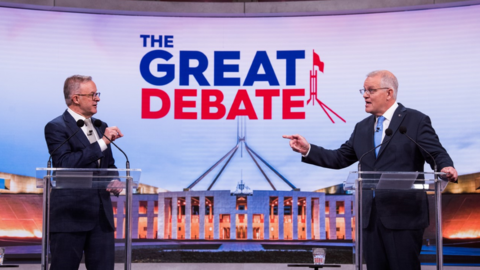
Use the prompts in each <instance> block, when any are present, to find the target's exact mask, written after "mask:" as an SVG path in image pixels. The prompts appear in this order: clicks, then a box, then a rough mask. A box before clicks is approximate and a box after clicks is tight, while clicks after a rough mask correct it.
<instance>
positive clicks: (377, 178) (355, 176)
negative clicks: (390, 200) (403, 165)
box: [343, 171, 448, 191]
mask: <svg viewBox="0 0 480 270" xmlns="http://www.w3.org/2000/svg"><path fill="white" fill-rule="evenodd" d="M444 176H445V173H434V172H379V171H360V172H358V171H353V172H350V173H349V174H348V178H347V180H346V181H345V182H344V183H343V185H344V189H345V190H355V185H356V183H357V182H361V183H362V188H363V189H378V190H380V189H383V190H421V191H434V190H435V182H436V181H441V182H442V190H443V189H444V188H445V187H446V186H447V184H448V182H447V181H446V180H443V179H442V178H444Z"/></svg>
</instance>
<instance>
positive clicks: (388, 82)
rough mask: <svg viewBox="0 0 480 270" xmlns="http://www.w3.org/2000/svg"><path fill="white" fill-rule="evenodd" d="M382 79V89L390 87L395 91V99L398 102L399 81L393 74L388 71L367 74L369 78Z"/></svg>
mask: <svg viewBox="0 0 480 270" xmlns="http://www.w3.org/2000/svg"><path fill="white" fill-rule="evenodd" d="M377 76H379V77H380V84H381V85H380V87H388V88H391V89H393V98H394V99H395V100H397V93H398V80H397V77H395V75H393V73H392V72H390V71H388V70H375V71H372V72H370V73H368V74H367V78H369V77H377Z"/></svg>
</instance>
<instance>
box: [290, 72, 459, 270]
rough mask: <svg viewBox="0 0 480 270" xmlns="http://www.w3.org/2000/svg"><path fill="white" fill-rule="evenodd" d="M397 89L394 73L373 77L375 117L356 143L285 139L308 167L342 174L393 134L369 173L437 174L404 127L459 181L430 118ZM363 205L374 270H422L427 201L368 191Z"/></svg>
mask: <svg viewBox="0 0 480 270" xmlns="http://www.w3.org/2000/svg"><path fill="white" fill-rule="evenodd" d="M397 89H398V81H397V78H396V77H395V76H394V75H393V74H392V73H391V72H389V71H386V70H379V71H373V72H371V73H369V74H368V75H367V79H366V80H365V83H364V88H363V89H361V90H360V92H361V94H363V98H364V99H365V111H366V112H367V113H370V114H372V115H371V116H369V117H367V118H365V119H364V120H362V121H360V122H359V123H357V124H356V126H355V129H354V131H353V133H352V135H351V137H350V139H349V140H348V141H346V142H345V143H344V144H342V146H340V148H339V149H336V150H328V149H324V148H323V147H319V146H316V145H314V144H309V143H308V142H307V140H306V139H305V138H304V137H302V136H300V135H288V136H287V135H285V136H284V138H287V139H290V146H291V147H292V149H293V150H294V151H296V152H299V153H301V154H302V161H303V162H306V163H309V164H314V165H317V166H321V167H325V168H332V169H341V168H345V167H348V166H350V165H351V164H353V163H355V162H357V161H358V160H359V158H360V157H361V156H362V155H363V154H365V153H367V152H368V151H369V150H371V149H372V148H374V147H375V146H377V145H379V144H380V143H381V142H382V140H383V138H384V137H385V130H386V129H387V128H389V129H391V130H392V131H393V133H392V135H391V138H390V139H389V140H388V141H387V140H386V141H385V144H383V145H382V146H380V148H379V149H378V148H377V149H378V150H377V151H371V152H370V153H368V154H366V156H365V157H364V158H363V159H362V161H361V162H362V164H361V165H362V170H363V171H418V172H423V169H424V164H425V161H427V162H428V163H429V164H430V165H431V166H432V168H433V160H431V158H430V157H429V155H428V154H427V153H425V152H424V151H423V150H421V149H420V148H419V147H418V146H417V145H416V144H415V143H413V142H412V141H410V140H409V139H408V138H407V136H405V135H403V134H400V132H399V128H400V127H401V126H403V127H406V130H407V134H408V135H409V136H410V137H412V138H413V139H414V140H415V141H417V142H418V144H420V145H421V146H422V147H423V148H425V150H426V151H428V152H429V153H430V154H432V156H433V157H434V158H435V161H436V163H437V165H438V168H441V171H442V172H444V173H446V177H447V178H448V180H449V181H452V182H453V181H456V180H457V177H458V175H457V171H456V170H455V168H454V167H453V161H452V160H451V158H450V156H449V155H448V153H447V152H446V151H445V149H444V148H443V147H442V145H441V143H440V141H439V139H438V136H437V135H436V133H435V130H434V129H433V127H432V125H431V122H430V118H429V117H428V116H426V115H424V114H422V113H421V112H419V111H416V110H412V109H409V108H405V107H404V106H403V105H402V104H400V103H397V101H396V99H397ZM382 132H383V134H382ZM376 133H377V134H376ZM363 205H364V207H363V221H364V222H363V224H362V228H363V235H364V238H363V239H364V241H363V242H364V250H365V257H366V261H367V267H368V269H369V270H388V269H390V270H397V269H398V270H400V269H401V270H404V269H418V270H420V260H419V255H420V251H421V246H422V238H423V232H424V230H425V228H426V227H427V226H428V222H429V219H428V201H427V195H426V194H425V193H424V192H410V191H404V192H388V191H379V190H377V191H376V192H375V193H373V192H372V191H365V192H364V199H363Z"/></svg>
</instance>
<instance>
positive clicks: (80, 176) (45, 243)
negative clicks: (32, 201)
mask: <svg viewBox="0 0 480 270" xmlns="http://www.w3.org/2000/svg"><path fill="white" fill-rule="evenodd" d="M140 173H141V170H140V169H70V168H37V174H36V175H37V188H43V229H42V268H41V269H42V270H48V264H49V259H48V254H49V250H50V248H49V246H50V243H49V240H50V235H49V231H50V192H51V190H52V189H106V188H108V187H109V185H110V184H111V182H112V181H114V180H117V181H120V182H121V185H120V186H115V188H121V189H126V209H125V216H126V221H125V270H130V269H131V264H132V229H131V222H132V213H131V210H132V197H133V191H132V190H133V188H135V187H137V185H138V183H139V180H140Z"/></svg>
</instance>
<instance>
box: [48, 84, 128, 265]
mask: <svg viewBox="0 0 480 270" xmlns="http://www.w3.org/2000/svg"><path fill="white" fill-rule="evenodd" d="M63 91H64V96H65V102H66V104H67V106H68V109H67V110H66V111H65V112H64V113H63V115H61V116H59V117H57V118H55V119H53V120H52V121H50V122H49V123H48V124H47V125H46V126H45V140H46V142H47V145H48V150H49V152H50V153H52V152H53V151H54V150H55V149H57V148H58V147H59V146H60V145H61V144H62V143H63V142H64V141H65V140H67V138H68V137H70V136H71V135H72V134H73V133H74V132H75V131H77V130H78V128H79V127H77V124H76V122H77V121H78V120H80V119H81V120H83V121H84V122H85V125H84V126H83V127H82V128H81V129H82V130H81V131H79V132H77V133H76V135H75V136H73V137H72V138H70V140H69V141H68V142H67V143H65V144H64V145H63V146H61V147H60V148H59V149H57V150H56V151H55V152H54V153H53V156H52V160H53V167H56V168H92V169H96V168H116V167H115V160H114V159H113V156H112V150H111V148H110V142H111V141H114V140H115V139H117V138H120V137H122V136H123V134H122V133H121V131H120V130H119V129H118V128H117V127H107V125H106V124H105V123H102V125H101V126H100V127H98V128H97V127H95V126H94V125H93V122H94V120H95V119H92V116H93V115H94V114H95V113H97V106H98V102H99V101H100V93H98V92H97V87H96V85H95V83H94V82H93V81H92V78H91V77H89V76H80V75H74V76H71V77H69V78H67V79H66V80H65V84H64V89H63ZM97 175H98V173H97ZM119 186H120V182H118V181H112V182H111V183H110V184H109V185H108V186H107V188H106V189H105V188H104V189H53V190H52V193H51V202H50V205H51V208H50V251H51V254H52V260H51V267H50V269H51V270H70V269H71V270H76V269H78V267H79V265H80V261H81V259H82V256H83V254H85V265H86V267H87V269H89V270H92V269H93V270H113V268H114V251H115V242H114V229H115V224H114V221H113V209H112V202H111V200H110V193H113V194H118V193H120V191H121V189H120V188H119Z"/></svg>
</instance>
